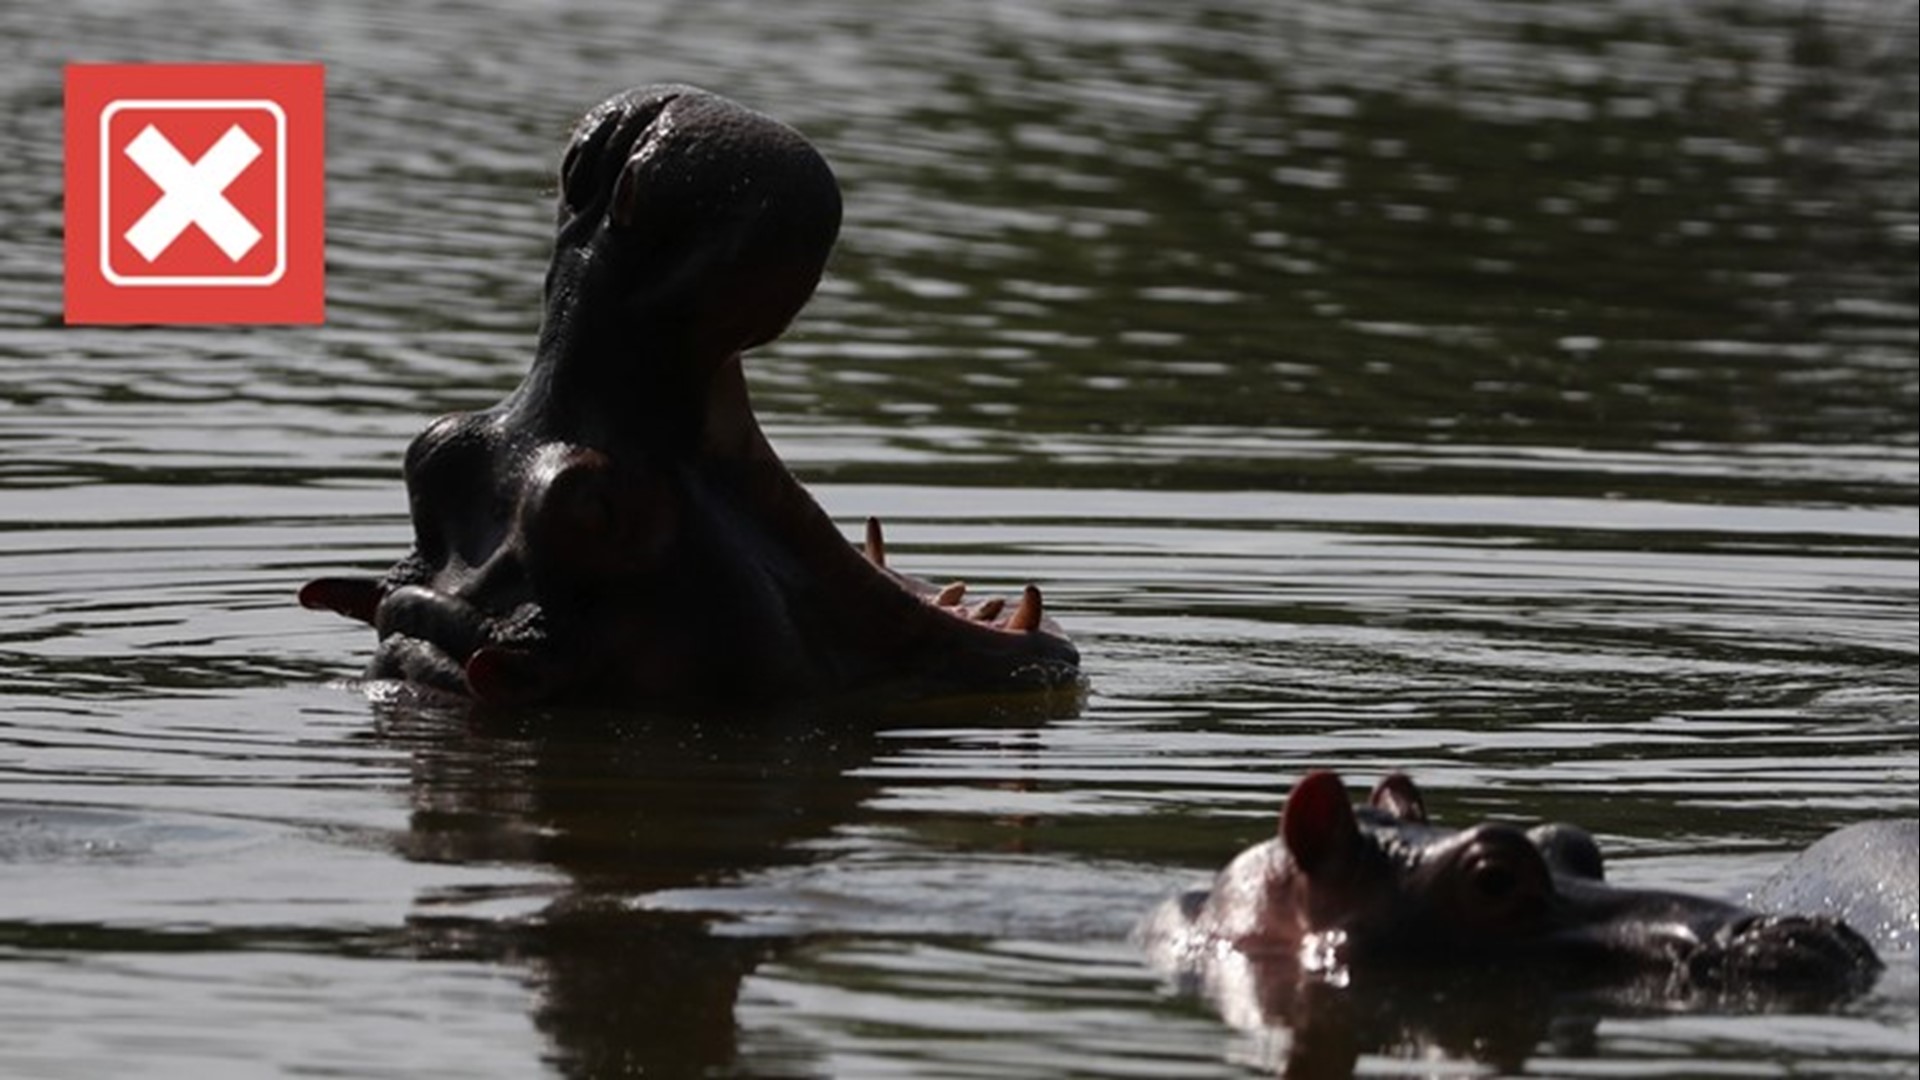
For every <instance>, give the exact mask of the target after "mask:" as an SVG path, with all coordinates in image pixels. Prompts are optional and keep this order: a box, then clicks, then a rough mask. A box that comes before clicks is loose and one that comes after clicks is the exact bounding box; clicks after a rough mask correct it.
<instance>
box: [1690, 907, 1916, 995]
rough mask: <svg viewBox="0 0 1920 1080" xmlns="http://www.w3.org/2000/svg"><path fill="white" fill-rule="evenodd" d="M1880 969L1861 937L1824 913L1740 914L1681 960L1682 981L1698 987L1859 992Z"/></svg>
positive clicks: (1876, 959)
mask: <svg viewBox="0 0 1920 1080" xmlns="http://www.w3.org/2000/svg"><path fill="white" fill-rule="evenodd" d="M1881 966H1882V965H1881V962H1880V958H1879V956H1878V955H1876V954H1875V953H1874V950H1873V946H1872V945H1870V944H1868V942H1867V940H1866V939H1865V938H1863V937H1861V936H1860V934H1859V933H1857V932H1856V931H1855V930H1854V929H1853V928H1852V927H1850V926H1848V925H1847V924H1846V923H1844V922H1841V921H1840V920H1838V919H1834V918H1830V917H1827V916H1824V915H1818V916H1802V915H1746V916H1743V917H1741V918H1737V919H1734V920H1732V921H1730V922H1728V923H1725V924H1724V925H1722V926H1721V927H1720V928H1719V929H1718V930H1716V931H1715V932H1714V933H1713V934H1712V935H1711V936H1709V937H1707V938H1706V939H1705V940H1704V941H1702V942H1701V945H1700V948H1699V949H1697V950H1696V951H1695V952H1694V953H1693V954H1692V955H1691V956H1689V957H1688V958H1687V961H1686V970H1687V976H1688V980H1689V981H1690V982H1691V983H1693V984H1694V985H1696V986H1700V987H1726V986H1737V985H1743V984H1750V983H1755V982H1764V983H1768V984H1772V985H1778V986H1800V987H1805V988H1807V989H1815V988H1829V987H1830V988H1835V989H1843V988H1864V987H1865V986H1866V985H1869V984H1871V983H1872V981H1873V979H1874V977H1875V976H1877V975H1878V974H1879V972H1880V970H1881Z"/></svg>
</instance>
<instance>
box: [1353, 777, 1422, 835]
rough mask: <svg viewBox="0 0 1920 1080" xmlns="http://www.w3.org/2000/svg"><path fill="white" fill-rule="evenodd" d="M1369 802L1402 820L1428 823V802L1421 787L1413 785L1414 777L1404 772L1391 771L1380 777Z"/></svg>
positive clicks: (1377, 808) (1375, 807) (1416, 823)
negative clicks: (1422, 793) (1422, 794)
mask: <svg viewBox="0 0 1920 1080" xmlns="http://www.w3.org/2000/svg"><path fill="white" fill-rule="evenodd" d="M1367 802H1368V803H1369V804H1370V805H1372V806H1373V808H1374V809H1376V810H1384V811H1386V812H1387V813H1389V814H1392V815H1393V816H1394V817H1397V818H1399V819H1400V820H1401V821H1407V822H1412V823H1413V824H1415V825H1425V824H1426V823H1427V803H1426V800H1425V799H1422V798H1421V797H1420V789H1419V788H1417V787H1415V786H1414V785H1413V778H1412V777H1410V776H1408V775H1407V774H1406V773H1403V772H1390V773H1388V774H1387V775H1385V776H1383V777H1381V778H1380V782H1379V783H1378V784H1375V785H1374V787H1373V794H1372V795H1370V796H1368V797H1367Z"/></svg>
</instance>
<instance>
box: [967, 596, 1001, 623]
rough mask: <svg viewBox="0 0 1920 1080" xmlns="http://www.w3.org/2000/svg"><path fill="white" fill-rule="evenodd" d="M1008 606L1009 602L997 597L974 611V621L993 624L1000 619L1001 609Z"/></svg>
mask: <svg viewBox="0 0 1920 1080" xmlns="http://www.w3.org/2000/svg"><path fill="white" fill-rule="evenodd" d="M1006 606H1007V602H1006V601H1005V600H1002V599H1000V598H999V597H997V596H996V597H994V598H993V599H991V600H988V601H986V602H985V603H982V604H981V605H980V606H979V607H977V608H974V609H973V620H974V621H975V622H992V621H993V620H995V619H997V618H999V617H1000V609H1001V608H1003V607H1006Z"/></svg>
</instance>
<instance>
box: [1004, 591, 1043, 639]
mask: <svg viewBox="0 0 1920 1080" xmlns="http://www.w3.org/2000/svg"><path fill="white" fill-rule="evenodd" d="M1039 628H1040V589H1039V587H1038V586H1035V585H1028V586H1027V587H1026V588H1024V589H1022V590H1020V606H1019V607H1017V608H1014V609H1013V614H1012V615H1011V616H1008V618H1007V629H1009V630H1038V629H1039Z"/></svg>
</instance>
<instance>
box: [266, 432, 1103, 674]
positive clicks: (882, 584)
mask: <svg viewBox="0 0 1920 1080" xmlns="http://www.w3.org/2000/svg"><path fill="white" fill-rule="evenodd" d="M754 441H755V442H757V441H758V440H757V439H756V440H754ZM749 457H750V458H751V459H753V460H755V461H756V462H757V467H755V468H753V469H750V470H748V472H750V473H752V474H754V475H755V476H756V477H757V478H758V482H757V483H754V484H745V485H739V484H733V485H725V490H727V491H728V492H730V494H729V495H728V496H727V498H726V499H725V500H722V499H721V498H720V497H718V496H712V495H711V494H710V495H709V496H708V497H707V498H705V499H695V500H690V503H694V504H697V503H702V502H705V503H714V502H722V501H727V502H729V505H730V506H731V509H730V510H729V512H728V513H727V514H725V515H723V518H724V519H725V520H726V521H727V522H728V524H726V525H725V526H724V527H723V528H722V529H721V530H720V531H724V532H726V533H727V534H728V536H729V541H730V542H731V544H732V548H733V550H731V551H729V552H728V558H727V562H728V564H729V565H728V566H727V580H726V581H725V582H723V583H722V584H721V585H720V586H718V587H717V588H718V591H716V592H714V593H712V594H711V595H705V594H703V591H702V589H701V587H700V586H699V585H698V584H696V585H694V586H693V587H692V588H691V589H686V590H684V591H683V592H682V593H680V594H675V593H674V591H673V588H672V586H669V585H663V586H661V588H660V591H661V592H662V593H664V594H665V595H663V596H661V597H657V598H653V599H651V600H649V601H648V602H645V603H639V604H634V603H631V601H632V599H633V598H632V596H631V595H626V596H622V597H618V598H616V599H615V600H614V601H613V602H611V603H609V604H608V605H606V606H607V607H608V608H610V609H611V611H610V612H596V611H594V610H592V608H591V605H589V606H588V607H587V608H582V607H581V606H579V605H578V604H573V605H571V606H569V605H568V604H565V603H561V602H559V601H558V600H556V599H555V598H553V597H543V596H541V595H539V594H538V592H537V591H535V590H527V589H518V588H502V587H501V585H500V582H501V581H502V580H505V579H513V578H518V577H524V576H527V574H528V571H527V570H526V567H525V565H524V564H525V563H527V562H534V563H538V562H539V553H538V552H533V551H529V550H528V546H527V545H526V544H525V543H522V544H521V545H520V546H519V547H518V548H516V549H513V550H510V551H507V552H504V553H503V554H502V555H501V556H500V557H499V558H497V559H496V560H494V561H491V562H489V563H488V564H487V565H485V566H482V567H480V568H477V569H476V570H475V571H473V572H472V573H470V574H468V575H465V576H463V577H460V578H458V579H456V581H455V582H454V585H453V590H448V589H443V588H437V587H435V585H436V584H437V583H438V582H439V580H441V578H440V577H438V576H436V575H433V574H432V573H430V572H429V571H427V570H425V569H423V568H420V567H418V566H417V565H415V563H414V562H413V561H411V560H410V561H407V562H403V563H401V564H400V565H399V566H397V567H395V568H394V570H393V571H392V572H390V573H389V574H388V576H387V578H386V579H385V580H384V581H381V582H379V583H377V584H376V583H373V582H369V581H365V580H358V579H340V578H326V579H321V580H318V581H315V582H312V583H310V584H309V585H308V586H306V588H304V589H303V590H301V594H300V601H301V603H302V604H303V605H305V606H307V607H310V608H317V609H325V610H332V611H336V612H339V613H341V614H346V615H350V616H353V617H356V618H359V619H361V620H363V621H365V622H368V623H371V624H372V625H373V626H374V627H375V629H376V630H377V631H378V632H379V635H380V640H379V646H378V649H377V651H376V652H375V655H374V657H373V659H372V661H371V662H370V664H369V666H368V669H367V672H366V674H367V676H368V677H369V678H373V679H392V680H398V681H402V682H406V683H410V684H414V685H416V686H420V687H425V688H428V689H430V690H435V691H440V692H444V693H448V694H452V695H458V696H462V697H470V698H473V699H475V700H478V701H480V702H482V703H487V704H496V705H523V704H535V703H544V702H559V703H566V702H574V701H585V702H648V703H653V704H659V705H667V706H675V705H693V704H700V703H717V704H740V703H752V702H756V701H775V700H779V699H781V698H787V697H807V696H818V695H823V694H824V695H830V694H835V693H839V692H844V691H850V690H868V689H871V690H878V691H883V692H884V691H886V690H888V689H890V688H898V689H901V690H907V691H912V692H914V693H929V692H931V693H942V692H959V691H979V690H987V691H992V690H1010V691H1018V690H1030V689H1045V688H1053V687H1060V686H1065V685H1070V684H1073V683H1075V682H1077V680H1078V677H1079V667H1078V661H1079V656H1078V651H1077V650H1076V649H1075V648H1074V646H1073V645H1072V643H1071V642H1070V641H1068V640H1067V638H1066V637H1065V635H1064V634H1063V633H1061V631H1060V629H1059V627H1058V626H1057V625H1056V624H1055V623H1054V621H1053V620H1052V619H1051V618H1049V617H1047V615H1046V614H1045V606H1044V600H1043V598H1042V595H1041V592H1040V590H1039V589H1038V588H1037V587H1036V586H1033V585H1027V586H1025V587H1024V588H1023V589H1022V590H1021V592H1020V593H1019V594H1018V595H1017V596H1015V597H997V596H996V597H989V598H985V599H979V598H976V597H972V596H970V595H969V594H968V590H967V586H966V585H965V584H964V583H963V582H958V581H956V582H952V583H949V584H947V585H945V586H935V585H933V584H931V583H929V582H927V581H923V580H921V579H919V578H917V577H914V576H911V575H908V574H904V573H901V572H899V571H897V570H895V569H893V568H891V567H889V566H888V565H887V561H886V560H887V555H886V541H885V537H884V534H883V531H882V528H881V526H880V523H879V521H878V520H877V519H871V518H870V519H868V521H867V524H866V533H865V537H864V543H863V544H862V545H861V546H860V547H855V546H853V545H851V544H849V543H847V541H846V540H845V539H844V538H843V537H842V536H841V535H840V533H839V530H838V529H837V528H836V527H834V526H833V524H832V523H831V521H830V519H828V518H827V517H826V515H825V514H824V512H822V511H821V510H820V509H819V508H818V506H817V505H816V504H814V503H813V501H812V499H811V497H810V496H808V495H807V493H806V492H805V490H804V489H803V488H802V487H801V486H800V485H799V483H798V481H796V480H794V479H792V478H791V476H790V475H789V474H788V473H787V472H786V470H785V468H784V466H783V465H782V464H781V463H780V462H779V460H778V459H777V458H776V457H774V456H772V454H771V451H770V450H768V451H766V452H765V453H764V455H762V454H760V453H753V454H750V455H749ZM686 486H689V487H699V486H705V485H704V484H703V482H698V481H693V480H689V481H687V482H686ZM742 499H744V500H745V502H746V503H747V505H746V507H745V508H744V511H742V509H741V508H740V507H739V506H737V505H733V504H736V503H738V502H739V501H740V500H742ZM743 513H744V517H745V518H747V519H750V520H753V521H755V522H758V523H760V524H761V525H762V526H764V527H763V528H761V529H759V530H747V529H743V528H742V527H741V526H740V525H739V524H738V521H739V520H740V518H741V516H742V514H743ZM677 516H679V517H682V518H689V519H692V520H690V521H686V522H683V526H682V527H685V528H696V524H695V523H697V522H698V520H700V516H699V515H698V514H692V513H688V512H684V511H683V512H682V513H681V514H679V515H677ZM528 531H530V530H528ZM749 537H750V538H751V539H748V538H749ZM569 554H577V552H574V551H570V552H569ZM678 569H679V567H676V566H671V565H670V566H669V567H667V571H668V576H672V575H673V572H674V571H677V570H678ZM796 570H797V573H796ZM796 578H797V579H798V581H799V582H800V583H801V584H800V586H799V587H797V588H796V587H795V585H794V581H795V579H796ZM743 581H744V584H743ZM681 584H684V583H681ZM468 596H472V597H474V599H472V600H470V599H468V598H467V597H468ZM483 605H484V606H483ZM550 608H554V609H557V610H560V611H562V612H563V614H561V615H560V616H559V617H550V614H549V609H550ZM495 609H499V610H495ZM636 613H637V617H636ZM556 626H557V627H559V630H558V631H557V632H556V630H555V627H556Z"/></svg>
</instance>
